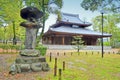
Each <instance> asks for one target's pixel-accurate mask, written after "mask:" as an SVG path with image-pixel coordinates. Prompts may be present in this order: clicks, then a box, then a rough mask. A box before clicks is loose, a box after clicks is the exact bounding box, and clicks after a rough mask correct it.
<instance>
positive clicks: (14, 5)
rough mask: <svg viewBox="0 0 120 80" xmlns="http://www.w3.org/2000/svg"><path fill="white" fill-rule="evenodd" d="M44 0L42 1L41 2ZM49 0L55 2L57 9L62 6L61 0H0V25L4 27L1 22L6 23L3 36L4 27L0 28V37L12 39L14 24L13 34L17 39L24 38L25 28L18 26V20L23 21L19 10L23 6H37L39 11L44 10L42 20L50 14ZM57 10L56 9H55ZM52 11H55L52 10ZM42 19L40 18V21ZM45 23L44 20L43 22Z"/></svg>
mask: <svg viewBox="0 0 120 80" xmlns="http://www.w3.org/2000/svg"><path fill="white" fill-rule="evenodd" d="M43 1H44V3H43ZM49 1H52V2H50V4H55V5H56V6H57V7H58V8H59V9H61V8H62V4H63V2H62V0H1V1H0V27H5V26H3V24H4V23H5V24H7V26H6V28H7V29H6V32H5V33H6V34H5V37H4V29H3V30H2V29H0V39H2V40H4V38H5V39H6V40H8V39H12V38H13V36H14V34H13V26H15V32H16V33H15V34H16V37H17V38H18V39H19V40H22V41H23V40H24V39H25V36H23V35H24V34H25V29H23V28H22V27H20V25H19V24H20V22H23V19H22V18H21V17H20V10H21V9H22V8H23V7H26V6H34V7H37V8H39V9H40V10H41V11H43V10H45V11H43V12H45V13H44V14H45V15H44V18H45V19H44V20H46V19H47V18H48V16H49V14H50V12H51V11H50V9H49V5H50V4H49ZM57 11H58V10H57ZM52 13H55V14H57V13H56V11H55V12H52ZM42 20H43V19H41V21H42ZM43 24H45V21H44V23H43ZM44 27H45V25H44V26H43V27H42V29H43V30H42V31H43V32H44ZM39 39H40V38H39Z"/></svg>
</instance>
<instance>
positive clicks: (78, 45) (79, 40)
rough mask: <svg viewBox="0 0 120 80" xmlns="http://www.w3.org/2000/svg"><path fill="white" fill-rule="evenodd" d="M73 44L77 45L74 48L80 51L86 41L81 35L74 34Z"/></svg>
mask: <svg viewBox="0 0 120 80" xmlns="http://www.w3.org/2000/svg"><path fill="white" fill-rule="evenodd" d="M72 44H73V45H75V47H73V48H74V49H77V52H79V50H80V49H82V48H83V44H84V41H83V40H82V38H81V36H74V37H73V41H72Z"/></svg>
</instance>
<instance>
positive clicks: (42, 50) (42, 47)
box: [35, 45, 47, 56]
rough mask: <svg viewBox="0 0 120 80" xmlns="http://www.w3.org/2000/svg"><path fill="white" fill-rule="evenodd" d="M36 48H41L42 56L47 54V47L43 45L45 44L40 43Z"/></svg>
mask: <svg viewBox="0 0 120 80" xmlns="http://www.w3.org/2000/svg"><path fill="white" fill-rule="evenodd" d="M35 49H36V50H39V51H40V54H41V55H42V56H44V55H45V54H46V51H47V47H45V46H43V45H38V46H37V47H36V48H35Z"/></svg>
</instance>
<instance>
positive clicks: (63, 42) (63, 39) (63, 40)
mask: <svg viewBox="0 0 120 80" xmlns="http://www.w3.org/2000/svg"><path fill="white" fill-rule="evenodd" d="M64 44H65V37H64V36H63V37H62V45H64Z"/></svg>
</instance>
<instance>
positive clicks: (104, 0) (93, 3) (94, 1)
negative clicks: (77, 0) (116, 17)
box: [81, 0, 120, 12]
mask: <svg viewBox="0 0 120 80" xmlns="http://www.w3.org/2000/svg"><path fill="white" fill-rule="evenodd" d="M119 4H120V0H83V1H82V3H81V6H82V7H83V8H84V9H85V10H91V11H95V10H100V9H103V10H106V11H112V12H117V11H118V10H117V9H118V8H119V7H120V6H119Z"/></svg>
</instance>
